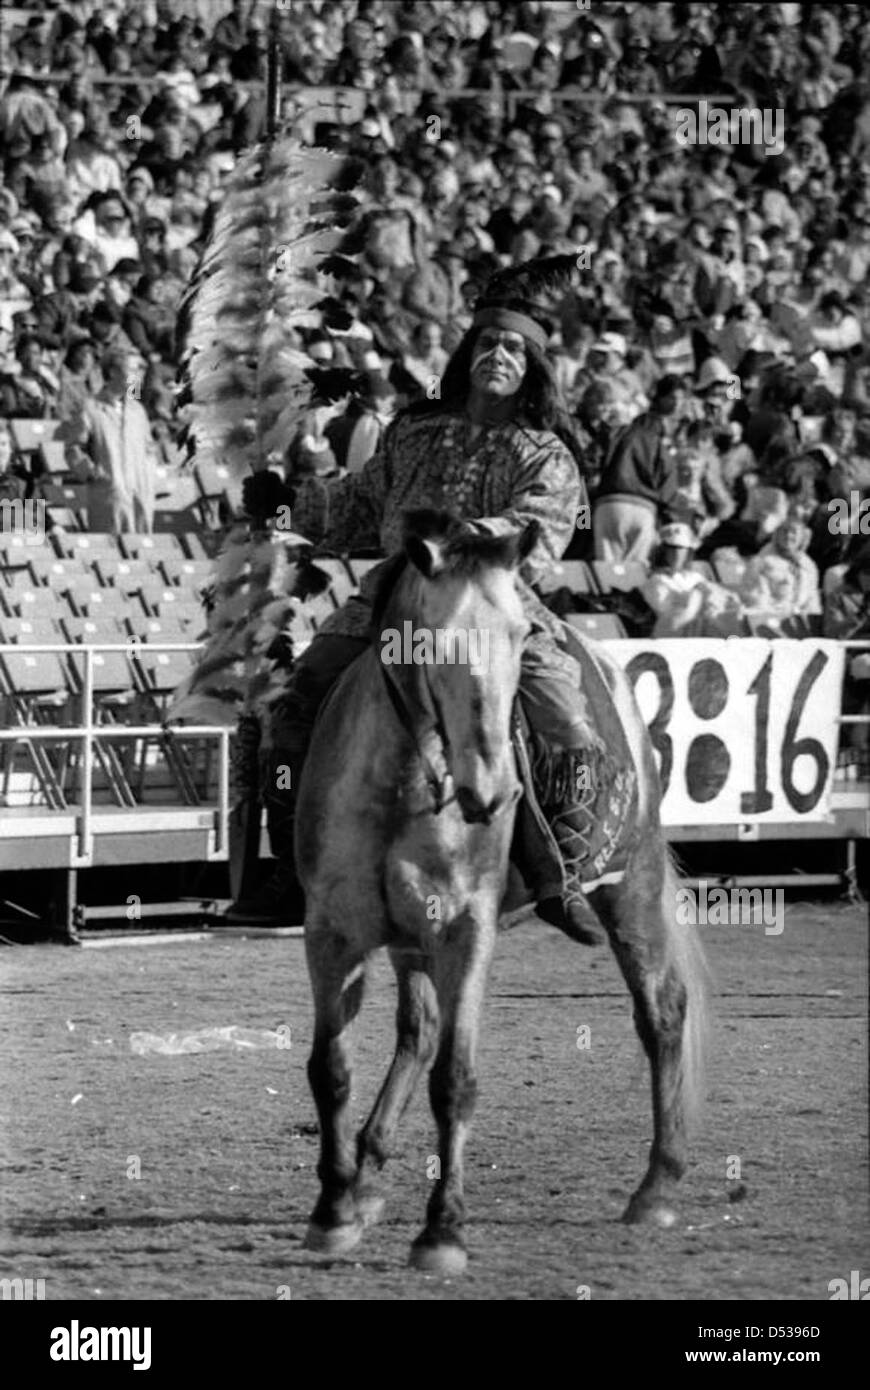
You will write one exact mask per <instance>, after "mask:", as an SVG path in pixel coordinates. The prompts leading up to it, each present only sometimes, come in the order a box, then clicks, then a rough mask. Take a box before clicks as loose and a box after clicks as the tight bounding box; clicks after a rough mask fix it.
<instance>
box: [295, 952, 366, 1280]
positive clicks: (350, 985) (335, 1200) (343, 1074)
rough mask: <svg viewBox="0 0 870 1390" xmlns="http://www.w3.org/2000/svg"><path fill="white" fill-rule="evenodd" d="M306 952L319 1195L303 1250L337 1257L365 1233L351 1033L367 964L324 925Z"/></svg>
mask: <svg viewBox="0 0 870 1390" xmlns="http://www.w3.org/2000/svg"><path fill="white" fill-rule="evenodd" d="M305 949H306V955H307V957H308V970H309V974H310V976H311V985H312V990H313V993H314V1042H313V1045H312V1049H311V1056H310V1058H309V1061H308V1080H309V1083H310V1085H311V1090H312V1092H313V1095H314V1102H315V1105H316V1106H317V1114H318V1117H319V1119H320V1162H319V1163H318V1165H317V1175H318V1177H319V1178H320V1196H319V1198H318V1200H317V1205H316V1206H315V1208H314V1211H313V1212H312V1214H311V1222H310V1224H309V1227H308V1233H307V1235H306V1237H305V1246H306V1249H308V1250H317V1251H320V1252H321V1253H323V1254H331V1255H338V1254H342V1253H344V1252H345V1251H347V1250H352V1249H353V1247H354V1246H355V1245H356V1244H357V1243H358V1241H359V1240H360V1238H361V1236H362V1233H363V1224H362V1221H361V1220H360V1219H359V1216H358V1214H357V1210H356V1204H355V1202H354V1196H353V1183H354V1179H355V1177H356V1155H355V1152H354V1144H353V1137H352V1134H351V1129H350V1115H349V1109H350V1094H351V1054H350V1045H349V1039H348V1028H349V1026H350V1024H351V1023H352V1022H353V1020H354V1018H355V1017H356V1015H357V1014H358V1012H359V1009H360V1005H361V1003H362V995H363V984H364V971H365V960H364V956H363V954H362V952H361V951H360V950H359V948H358V947H354V946H352V945H351V944H350V943H349V942H348V941H346V940H345V939H343V938H342V937H340V936H338V935H337V934H336V933H335V932H333V931H331V930H329V929H328V928H327V927H325V926H324V925H315V926H314V927H313V929H312V928H308V929H307V931H306V937H305Z"/></svg>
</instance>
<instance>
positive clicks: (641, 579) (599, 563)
mask: <svg viewBox="0 0 870 1390" xmlns="http://www.w3.org/2000/svg"><path fill="white" fill-rule="evenodd" d="M592 569H593V571H594V574H595V578H596V580H597V581H598V587H599V589H600V590H601V592H602V594H609V593H612V592H613V590H614V589H617V590H619V591H620V592H622V593H626V594H627V593H630V592H631V591H632V589H639V588H640V587H641V585H643V584H645V583H646V581H647V579H648V578H649V570H648V568H647V566H646V565H644V564H641V562H640V561H639V560H593V561H592Z"/></svg>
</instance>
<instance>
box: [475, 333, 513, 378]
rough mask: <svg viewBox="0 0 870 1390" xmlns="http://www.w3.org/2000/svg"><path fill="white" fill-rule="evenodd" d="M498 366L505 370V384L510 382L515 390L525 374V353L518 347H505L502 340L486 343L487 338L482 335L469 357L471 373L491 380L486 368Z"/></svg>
mask: <svg viewBox="0 0 870 1390" xmlns="http://www.w3.org/2000/svg"><path fill="white" fill-rule="evenodd" d="M490 367H498V368H500V369H501V370H502V371H504V372H505V374H506V376H505V378H503V380H504V382H505V384H507V383H508V382H511V383H512V384H513V389H514V390H516V389H517V387H518V386H519V385H520V383H521V381H522V379H523V377H524V376H525V374H526V355H525V351H524V350H522V349H521V348H519V347H514V348H513V349H510V348H507V347H506V346H505V345H504V343H503V342H501V341H499V342H496V343H493V344H492V346H489V345H488V342H487V338H486V337H485V336H482V340H481V343H480V345H479V346H478V347H477V348H476V349H475V352H474V356H473V357H472V359H471V375H472V377H476V376H477V375H478V373H481V375H482V377H483V379H484V380H487V381H492V380H493V378H492V377H489V375H488V369H489V368H490Z"/></svg>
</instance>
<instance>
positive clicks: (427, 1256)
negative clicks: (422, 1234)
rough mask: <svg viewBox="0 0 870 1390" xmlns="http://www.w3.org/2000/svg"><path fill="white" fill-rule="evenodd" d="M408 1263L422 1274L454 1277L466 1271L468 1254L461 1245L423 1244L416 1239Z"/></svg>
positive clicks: (445, 1277) (444, 1277)
mask: <svg viewBox="0 0 870 1390" xmlns="http://www.w3.org/2000/svg"><path fill="white" fill-rule="evenodd" d="M408 1263H409V1265H410V1266H411V1268H412V1269H418V1270H419V1271H420V1273H421V1274H437V1275H439V1276H440V1278H442V1279H452V1278H453V1277H454V1275H457V1274H464V1273H465V1271H466V1269H467V1267H468V1254H467V1252H466V1251H465V1250H463V1248H462V1246H461V1245H423V1244H420V1243H419V1242H417V1241H415V1242H414V1244H413V1245H412V1246H411V1255H410V1258H409V1260H408Z"/></svg>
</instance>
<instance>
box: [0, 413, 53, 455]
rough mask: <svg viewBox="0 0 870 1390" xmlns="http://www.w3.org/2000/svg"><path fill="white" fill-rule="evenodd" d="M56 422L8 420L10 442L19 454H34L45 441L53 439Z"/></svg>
mask: <svg viewBox="0 0 870 1390" xmlns="http://www.w3.org/2000/svg"><path fill="white" fill-rule="evenodd" d="M58 423H59V422H58V421H57V420H29V419H21V420H10V421H9V433H10V434H11V436H12V443H13V445H14V446H15V448H16V450H17V451H18V453H20V454H35V453H36V452H37V450H38V449H39V448H40V447H41V445H43V444H44V443H46V441H50V440H52V439H54V437H55V434H56V432H57V427H58Z"/></svg>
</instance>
